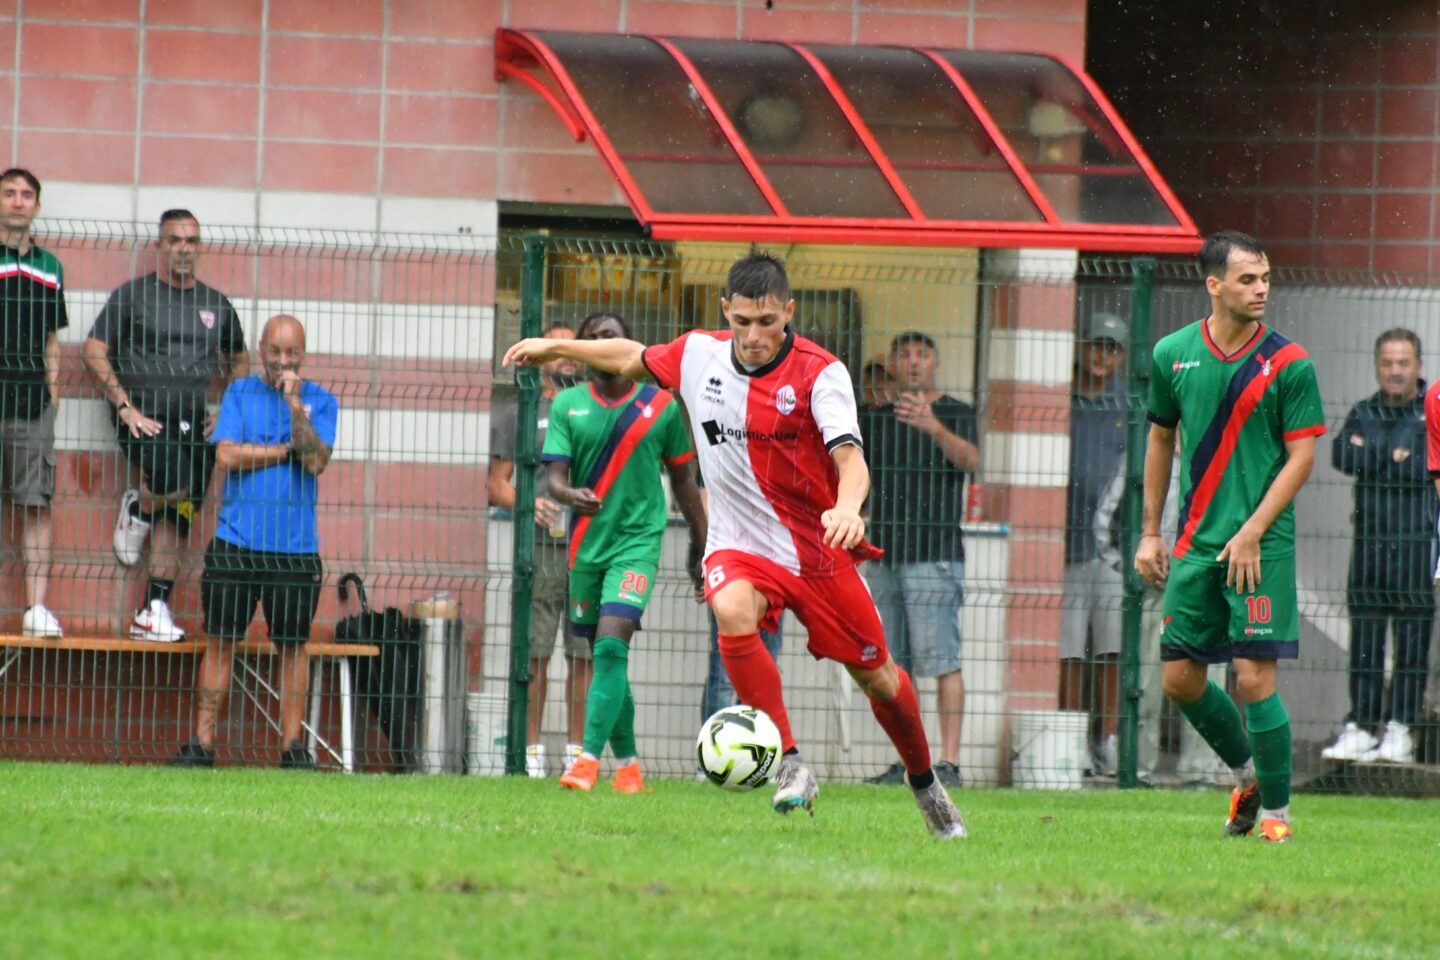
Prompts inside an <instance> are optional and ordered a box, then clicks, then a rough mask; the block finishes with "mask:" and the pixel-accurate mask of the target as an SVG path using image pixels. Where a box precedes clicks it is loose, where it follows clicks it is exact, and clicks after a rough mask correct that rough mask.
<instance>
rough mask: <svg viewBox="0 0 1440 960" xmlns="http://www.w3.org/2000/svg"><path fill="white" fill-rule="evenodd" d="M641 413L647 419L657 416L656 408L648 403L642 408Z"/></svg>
mask: <svg viewBox="0 0 1440 960" xmlns="http://www.w3.org/2000/svg"><path fill="white" fill-rule="evenodd" d="M640 415H641V416H642V417H644V418H645V419H646V420H649V419H650V418H651V417H653V416H655V408H654V407H652V406H650V404H648V403H647V404H645V406H643V407H641V408H640Z"/></svg>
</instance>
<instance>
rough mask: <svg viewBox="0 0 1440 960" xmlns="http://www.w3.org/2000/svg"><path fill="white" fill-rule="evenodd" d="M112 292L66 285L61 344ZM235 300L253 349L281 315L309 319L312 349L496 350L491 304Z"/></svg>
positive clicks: (469, 354)
mask: <svg viewBox="0 0 1440 960" xmlns="http://www.w3.org/2000/svg"><path fill="white" fill-rule="evenodd" d="M476 269H477V271H478V270H479V269H481V268H476ZM477 284H478V277H477ZM109 296H110V292H109V291H108V290H67V291H66V292H65V302H66V305H67V306H68V308H69V310H70V326H69V327H67V328H66V329H65V330H63V331H61V334H60V340H61V342H62V343H69V344H80V343H83V342H84V340H85V337H86V336H87V335H89V333H90V327H91V326H92V325H93V324H94V322H95V318H96V317H97V316H99V315H100V310H101V309H102V308H103V307H104V306H105V301H106V299H108V298H109ZM231 302H233V303H234V304H235V309H236V310H237V311H239V313H240V322H241V324H242V325H243V326H244V328H245V342H246V343H247V344H249V345H250V348H251V350H252V352H253V351H254V348H255V346H256V345H257V344H258V343H259V342H260V329H261V328H262V327H263V326H264V325H265V321H266V320H267V319H268V318H270V317H272V316H274V315H275V314H277V313H288V314H291V315H293V316H296V317H299V318H300V321H301V322H302V323H304V324H305V333H306V342H307V345H308V347H309V351H310V352H311V353H327V354H333V355H336V356H344V357H369V356H372V355H378V356H382V357H387V358H391V359H402V360H403V359H407V358H408V359H416V360H420V359H425V360H431V359H436V360H459V361H467V360H468V361H473V362H475V363H481V362H488V361H489V360H490V359H491V357H493V356H494V352H495V350H494V340H495V308H494V307H493V306H488V305H475V304H415V303H365V302H357V301H349V300H302V299H298V298H288V297H268V298H265V299H260V300H255V299H251V298H249V297H233V298H231Z"/></svg>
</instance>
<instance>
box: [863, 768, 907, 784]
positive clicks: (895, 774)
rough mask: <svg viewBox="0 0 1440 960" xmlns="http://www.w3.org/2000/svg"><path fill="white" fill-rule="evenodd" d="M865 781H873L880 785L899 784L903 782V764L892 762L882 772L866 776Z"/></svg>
mask: <svg viewBox="0 0 1440 960" xmlns="http://www.w3.org/2000/svg"><path fill="white" fill-rule="evenodd" d="M865 782H866V783H873V784H875V785H876V786H881V787H889V786H899V785H900V784H902V783H904V782H905V764H903V763H892V764H890V767H889V769H887V770H886V771H885V772H884V773H877V774H876V775H875V776H873V777H866V778H865Z"/></svg>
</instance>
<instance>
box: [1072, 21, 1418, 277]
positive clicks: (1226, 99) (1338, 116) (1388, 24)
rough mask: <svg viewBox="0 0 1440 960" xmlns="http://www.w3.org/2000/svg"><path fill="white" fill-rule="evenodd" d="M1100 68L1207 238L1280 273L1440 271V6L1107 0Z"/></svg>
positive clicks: (1095, 44) (1094, 65) (1094, 28)
mask: <svg viewBox="0 0 1440 960" xmlns="http://www.w3.org/2000/svg"><path fill="white" fill-rule="evenodd" d="M1093 7H1094V9H1093V10H1092V17H1091V22H1090V38H1091V50H1090V59H1089V69H1090V71H1091V72H1092V73H1094V74H1095V75H1096V77H1097V78H1098V79H1099V80H1100V82H1101V84H1102V85H1103V86H1105V87H1106V89H1107V90H1108V92H1109V93H1110V95H1111V98H1112V99H1113V100H1114V101H1115V103H1116V106H1117V107H1118V108H1119V109H1120V112H1121V113H1122V115H1124V116H1125V118H1126V120H1127V121H1128V122H1129V123H1130V125H1131V127H1132V128H1133V129H1134V130H1135V132H1136V134H1137V135H1138V136H1139V138H1140V140H1141V142H1142V143H1144V144H1145V146H1146V149H1147V150H1148V151H1149V153H1150V155H1151V156H1152V158H1154V159H1155V161H1156V163H1157V164H1158V166H1159V167H1160V169H1161V170H1162V171H1163V172H1164V173H1165V175H1166V177H1167V178H1168V179H1169V181H1170V184H1171V185H1172V186H1173V187H1175V188H1176V191H1177V193H1178V194H1179V196H1180V198H1181V201H1182V202H1183V203H1185V204H1186V206H1187V207H1188V208H1189V210H1190V213H1191V215H1192V216H1194V217H1195V219H1196V221H1197V222H1198V223H1199V225H1200V227H1201V229H1202V230H1205V231H1210V230H1215V229H1219V228H1220V227H1224V226H1230V227H1237V228H1239V229H1243V230H1249V231H1253V232H1255V233H1256V234H1258V235H1259V236H1260V237H1261V238H1262V239H1264V240H1265V242H1266V245H1267V247H1268V249H1269V250H1270V252H1271V255H1272V259H1273V260H1274V261H1275V263H1277V264H1285V265H1290V266H1296V265H1298V266H1310V267H1321V268H1343V269H1362V270H1383V271H1395V272H1398V273H1403V274H1409V275H1423V276H1434V275H1435V274H1437V273H1440V254H1437V251H1440V247H1437V244H1436V240H1437V239H1440V215H1437V201H1440V149H1437V146H1436V145H1437V142H1440V141H1437V133H1440V8H1437V6H1436V4H1435V3H1434V2H1433V0H1393V2H1388V3H1360V2H1355V0H1345V2H1340V3H1331V4H1314V3H1309V2H1305V0H1287V2H1284V3H1277V4H1270V5H1268V6H1267V7H1257V8H1255V9H1252V10H1249V11H1247V14H1246V16H1244V17H1238V18H1233V19H1232V18H1230V17H1229V16H1228V15H1226V14H1224V13H1222V12H1221V11H1220V10H1219V9H1218V8H1217V7H1216V5H1215V4H1213V3H1194V2H1189V0H1186V2H1182V3H1177V4H1170V5H1167V8H1166V14H1165V17H1164V19H1163V20H1160V19H1154V20H1150V19H1143V18H1137V17H1135V16H1134V14H1133V7H1134V5H1133V4H1126V3H1122V2H1120V0H1099V2H1097V3H1095V4H1094V5H1093Z"/></svg>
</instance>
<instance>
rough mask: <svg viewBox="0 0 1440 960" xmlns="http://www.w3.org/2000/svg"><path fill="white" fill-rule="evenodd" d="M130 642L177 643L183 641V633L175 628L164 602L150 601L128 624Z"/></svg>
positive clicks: (173, 620) (168, 606)
mask: <svg viewBox="0 0 1440 960" xmlns="http://www.w3.org/2000/svg"><path fill="white" fill-rule="evenodd" d="M130 639H131V640H154V641H155V642H157V643H178V642H179V641H181V640H184V639H185V631H184V630H181V629H180V628H179V627H177V626H175V618H174V617H172V616H171V615H170V605H169V604H168V603H166V602H165V601H164V600H151V601H150V603H149V605H148V606H144V607H141V608H140V610H139V611H138V612H137V613H136V614H135V620H134V622H133V623H131V624H130Z"/></svg>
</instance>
